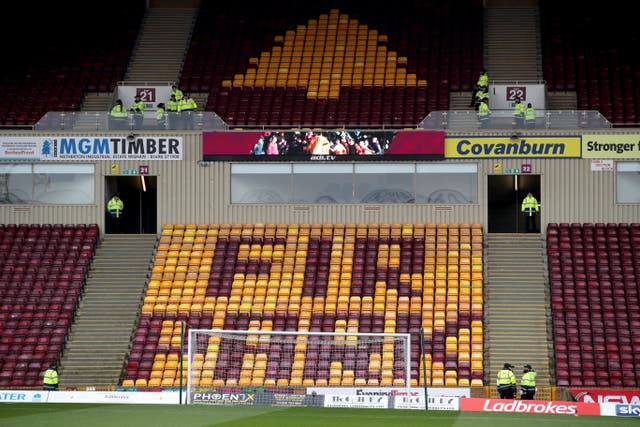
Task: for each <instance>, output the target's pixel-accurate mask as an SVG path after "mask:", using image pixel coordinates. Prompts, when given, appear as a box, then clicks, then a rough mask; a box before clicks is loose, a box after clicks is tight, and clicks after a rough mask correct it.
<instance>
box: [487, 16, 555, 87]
mask: <svg viewBox="0 0 640 427" xmlns="http://www.w3.org/2000/svg"><path fill="white" fill-rule="evenodd" d="M485 10H486V12H485V20H484V26H485V32H484V34H485V40H484V41H485V52H484V55H485V58H484V59H485V61H484V65H485V68H486V69H487V72H488V74H489V78H490V79H491V80H541V79H542V63H541V55H540V52H541V48H540V38H539V29H538V27H539V11H538V7H537V5H531V6H530V7H515V8H503V7H487V8H486V9H485Z"/></svg>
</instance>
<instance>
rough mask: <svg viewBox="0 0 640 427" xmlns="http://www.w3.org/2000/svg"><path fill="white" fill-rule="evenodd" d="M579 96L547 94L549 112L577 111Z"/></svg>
mask: <svg viewBox="0 0 640 427" xmlns="http://www.w3.org/2000/svg"><path fill="white" fill-rule="evenodd" d="M577 108H578V95H577V94H576V93H575V92H547V110H575V109H577Z"/></svg>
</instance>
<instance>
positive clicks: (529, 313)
mask: <svg viewBox="0 0 640 427" xmlns="http://www.w3.org/2000/svg"><path fill="white" fill-rule="evenodd" d="M485 244H486V246H485V293H484V295H485V310H484V312H485V363H484V368H485V384H487V385H491V386H494V385H495V379H496V375H497V373H498V371H499V370H500V369H501V368H502V366H503V365H504V363H506V362H508V363H511V364H513V365H515V366H516V369H514V372H515V373H516V377H517V378H518V382H519V381H520V377H521V374H522V365H524V364H525V363H530V364H531V365H533V367H534V369H535V370H536V371H537V372H538V377H537V384H538V385H539V386H548V385H549V384H550V381H551V366H550V355H551V350H552V334H551V323H550V320H549V316H548V315H547V313H549V306H548V305H549V303H548V300H549V299H548V297H547V289H548V286H547V284H546V271H547V270H546V258H545V250H544V243H543V239H542V237H541V235H540V234H533V233H532V234H501V233H492V234H488V235H487V237H486V238H485ZM494 389H495V387H491V390H492V392H493V391H494ZM540 397H542V396H540Z"/></svg>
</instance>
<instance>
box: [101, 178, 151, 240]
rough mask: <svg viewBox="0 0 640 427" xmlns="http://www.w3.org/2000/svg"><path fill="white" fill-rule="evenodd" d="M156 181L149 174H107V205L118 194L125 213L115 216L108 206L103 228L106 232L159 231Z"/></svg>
mask: <svg viewBox="0 0 640 427" xmlns="http://www.w3.org/2000/svg"><path fill="white" fill-rule="evenodd" d="M157 182H158V179H157V177H155V176H150V175H119V176H113V175H112V176H106V177H105V183H104V205H105V207H106V206H107V203H108V202H109V199H111V197H113V196H114V195H116V194H117V195H118V197H119V198H120V199H122V202H123V203H124V208H123V210H122V216H121V217H120V218H119V219H115V218H112V216H111V215H109V212H107V210H106V209H105V213H104V215H105V221H104V229H105V233H107V234H147V233H151V234H155V233H157V232H158V231H157V229H158V226H157V223H156V221H157V220H156V216H157Z"/></svg>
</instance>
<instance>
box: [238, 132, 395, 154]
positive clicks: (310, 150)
mask: <svg viewBox="0 0 640 427" xmlns="http://www.w3.org/2000/svg"><path fill="white" fill-rule="evenodd" d="M390 139H393V138H392V137H391V138H389V133H388V132H385V133H380V132H362V131H351V132H348V131H331V132H314V131H306V132H304V131H302V132H264V133H263V134H262V135H260V137H259V138H258V140H257V141H256V143H255V144H254V146H253V148H252V150H251V153H250V154H252V155H255V156H263V155H266V156H291V155H335V156H347V155H348V156H365V155H376V154H384V153H385V151H386V150H387V148H389V144H390V143H391V141H390Z"/></svg>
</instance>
